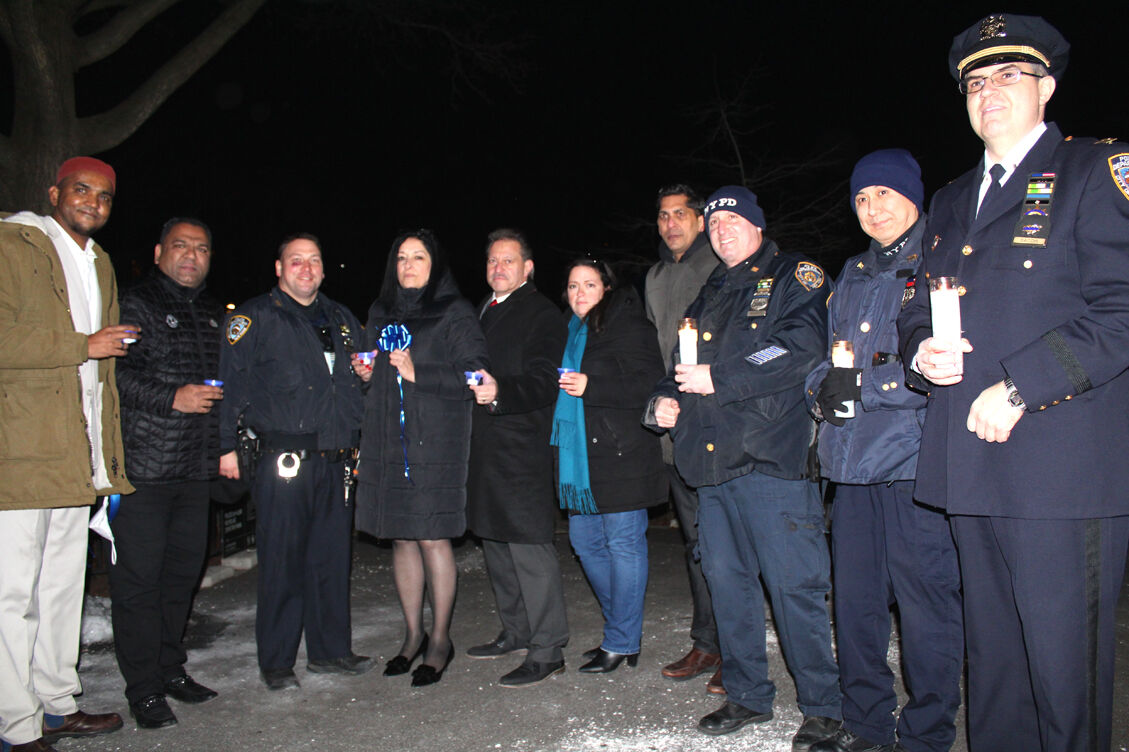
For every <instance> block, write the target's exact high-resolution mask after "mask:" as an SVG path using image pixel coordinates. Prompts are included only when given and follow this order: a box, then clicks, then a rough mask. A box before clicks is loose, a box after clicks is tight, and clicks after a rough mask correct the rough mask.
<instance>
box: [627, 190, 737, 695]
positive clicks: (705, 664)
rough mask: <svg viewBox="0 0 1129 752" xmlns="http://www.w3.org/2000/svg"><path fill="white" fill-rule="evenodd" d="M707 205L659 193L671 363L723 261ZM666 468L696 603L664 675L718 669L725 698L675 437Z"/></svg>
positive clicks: (665, 337) (666, 441)
mask: <svg viewBox="0 0 1129 752" xmlns="http://www.w3.org/2000/svg"><path fill="white" fill-rule="evenodd" d="M703 204H704V202H703V201H702V198H701V196H699V195H698V194H697V193H696V192H695V191H694V189H693V188H690V187H689V186H687V185H681V184H679V185H671V186H667V187H665V188H662V189H661V190H659V197H658V206H657V207H656V208H657V209H658V222H657V224H658V230H659V236H660V237H661V238H662V240H661V241H660V242H659V261H658V263H657V264H655V265H654V266H652V267H651V268H650V269H649V270H648V271H647V283H646V295H647V318H648V319H650V320H651V323H652V324H654V325H655V329H656V330H657V331H658V335H659V351H660V352H661V353H662V356H663V358H664V359H669V358H670V355H671V353H672V352H673V351H674V347H675V345H676V344H677V343H678V322H679V320H680V319H681V318H682V316H683V314H685V312H686V308H687V306H689V305H690V303H691V302H693V300H694V298H696V297H698V291H699V290H701V289H702V285H703V284H705V281H706V280H707V279H708V278H709V276H710V273H711V272H713V270H714V269H716V268H717V265H718V260H717V256H715V255H714V252H713V249H712V248H710V239H709V236H708V235H706V234H705V233H704V232H702V230H703V229H704V228H705V223H704V220H703V218H702V206H703ZM662 448H663V462H664V464H665V465H666V472H667V477H668V478H669V479H670V495H671V498H672V499H673V500H674V512H675V514H676V515H677V516H678V526H679V529H680V530H681V531H682V540H683V542H684V543H685V545H686V569H687V571H688V572H689V575H690V598H691V599H692V600H693V603H694V612H693V619H692V621H691V622H690V639H691V640H692V641H693V645H692V646H691V649H690V652H689V653H687V654H686V655H684V656H683V657H682V658H679V659H678V660H677V661H675V662H674V663H671V664H670V665H668V666H666V667H664V668H663V670H662V675H663V676H665V677H667V678H668V679H674V680H675V681H683V680H686V679H691V678H693V677H695V676H697V675H698V674H700V673H702V672H703V671H710V670H713V669H715V668H716V669H717V670H716V671H715V672H714V674H713V678H711V679H710V681H709V683H708V685H707V686H708V688H709V691H710V692H714V693H718V694H723V693H724V692H725V687H724V686H723V685H722V682H721V649H720V648H719V647H718V644H717V624H716V623H714V620H713V603H712V602H711V601H710V591H709V587H708V586H707V585H706V578H705V576H704V575H703V574H702V564H701V560H700V558H699V556H698V550H697V549H698V494H697V493H696V492H695V491H694V489H693V488H691V487H690V486H688V485H686V481H685V480H683V479H682V476H681V475H679V473H678V468H677V467H675V465H674V451H673V446H672V444H671V440H670V436H669V435H663V437H662Z"/></svg>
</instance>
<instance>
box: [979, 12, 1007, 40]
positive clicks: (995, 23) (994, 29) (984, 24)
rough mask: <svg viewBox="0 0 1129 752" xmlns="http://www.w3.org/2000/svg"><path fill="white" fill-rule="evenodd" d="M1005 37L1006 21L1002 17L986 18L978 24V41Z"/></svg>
mask: <svg viewBox="0 0 1129 752" xmlns="http://www.w3.org/2000/svg"><path fill="white" fill-rule="evenodd" d="M1006 36H1007V21H1006V20H1005V19H1004V17H1003V16H988V17H987V18H985V19H984V20H983V21H981V22H980V39H981V40H984V39H994V38H996V37H1006Z"/></svg>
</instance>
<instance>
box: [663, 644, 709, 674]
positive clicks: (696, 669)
mask: <svg viewBox="0 0 1129 752" xmlns="http://www.w3.org/2000/svg"><path fill="white" fill-rule="evenodd" d="M720 665H721V656H720V655H714V654H712V653H703V652H702V651H701V650H698V649H697V648H694V649H693V650H691V651H690V652H689V653H687V654H686V655H684V656H682V658H680V659H678V660H677V661H675V662H674V663H672V664H670V665H669V666H667V667H666V668H664V669H663V671H662V674H663V676H665V677H666V678H667V679H674V680H675V681H685V680H687V679H692V678H693V677H695V676H697V675H698V674H700V673H702V672H704V671H709V670H710V669H711V668H713V667H714V666H720Z"/></svg>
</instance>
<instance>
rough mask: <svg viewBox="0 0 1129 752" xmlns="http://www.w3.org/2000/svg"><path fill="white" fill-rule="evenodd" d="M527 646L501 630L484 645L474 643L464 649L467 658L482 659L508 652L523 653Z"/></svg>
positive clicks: (507, 653) (497, 656)
mask: <svg viewBox="0 0 1129 752" xmlns="http://www.w3.org/2000/svg"><path fill="white" fill-rule="evenodd" d="M525 652H527V648H526V646H525V645H521V644H519V643H518V641H517V640H515V639H514V638H512V637H510V636H509V635H508V634H506V633H505V632H502V633H501V634H499V635H498V636H497V637H495V638H494V639H493V640H491V641H490V642H488V643H486V644H485V645H475V646H474V647H472V648H469V649H468V650H467V651H466V654H467V657H468V658H475V659H478V660H483V659H486V658H500V657H502V656H503V655H509V654H510V653H525Z"/></svg>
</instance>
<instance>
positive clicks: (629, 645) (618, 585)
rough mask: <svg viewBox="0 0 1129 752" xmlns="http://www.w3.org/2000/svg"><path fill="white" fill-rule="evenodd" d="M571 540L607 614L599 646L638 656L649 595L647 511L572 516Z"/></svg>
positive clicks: (570, 518)
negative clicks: (645, 605) (602, 639)
mask: <svg viewBox="0 0 1129 752" xmlns="http://www.w3.org/2000/svg"><path fill="white" fill-rule="evenodd" d="M568 539H569V541H570V542H571V543H572V548H573V550H574V551H576V555H577V556H579V557H580V566H582V567H584V574H585V575H587V577H588V583H589V584H590V585H591V586H592V590H594V591H595V592H596V598H597V600H599V601H600V609H601V610H602V611H603V612H604V641H603V642H602V643H601V644H600V647H602V648H603V649H604V650H607V651H608V652H611V653H627V654H632V653H638V652H639V643H640V642H641V640H642V639H643V596H645V595H646V593H647V510H646V509H637V510H635V511H633V512H612V513H609V514H574V515H573V516H571V517H569V518H568Z"/></svg>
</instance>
